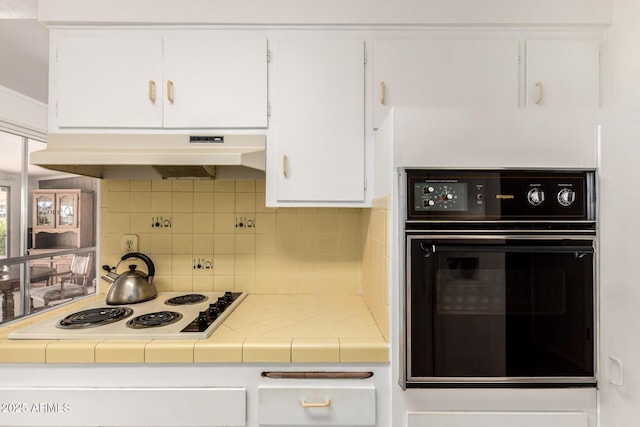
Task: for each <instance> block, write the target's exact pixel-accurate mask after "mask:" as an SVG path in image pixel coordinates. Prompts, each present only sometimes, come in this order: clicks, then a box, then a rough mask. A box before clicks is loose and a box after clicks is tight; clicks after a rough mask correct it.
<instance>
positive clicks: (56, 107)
mask: <svg viewBox="0 0 640 427" xmlns="http://www.w3.org/2000/svg"><path fill="white" fill-rule="evenodd" d="M56 117H58V102H56Z"/></svg>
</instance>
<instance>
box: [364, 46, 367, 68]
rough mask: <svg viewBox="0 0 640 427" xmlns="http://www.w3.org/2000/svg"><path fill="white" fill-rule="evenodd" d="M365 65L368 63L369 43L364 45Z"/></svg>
mask: <svg viewBox="0 0 640 427" xmlns="http://www.w3.org/2000/svg"><path fill="white" fill-rule="evenodd" d="M364 65H367V45H366V44H365V45H364Z"/></svg>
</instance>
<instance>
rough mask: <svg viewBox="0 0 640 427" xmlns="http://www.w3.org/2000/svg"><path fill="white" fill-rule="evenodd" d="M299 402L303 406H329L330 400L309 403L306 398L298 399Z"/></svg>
mask: <svg viewBox="0 0 640 427" xmlns="http://www.w3.org/2000/svg"><path fill="white" fill-rule="evenodd" d="M300 404H301V405H302V407H303V408H328V407H329V406H331V400H329V399H327V400H325V401H324V402H319V403H309V402H307V401H306V400H304V399H302V400H301V401H300Z"/></svg>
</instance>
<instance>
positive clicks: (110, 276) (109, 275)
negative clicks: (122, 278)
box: [100, 272, 118, 284]
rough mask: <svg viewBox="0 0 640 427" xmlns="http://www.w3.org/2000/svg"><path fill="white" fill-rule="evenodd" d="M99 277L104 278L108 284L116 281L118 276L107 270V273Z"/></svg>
mask: <svg viewBox="0 0 640 427" xmlns="http://www.w3.org/2000/svg"><path fill="white" fill-rule="evenodd" d="M100 278H101V279H102V280H104V281H105V282H107V283H109V284H112V283H113V282H115V281H116V279H117V278H118V275H117V274H115V273H111V272H109V273H107V274H105V275H104V276H101V277H100Z"/></svg>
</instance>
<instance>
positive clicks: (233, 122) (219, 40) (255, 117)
mask: <svg viewBox="0 0 640 427" xmlns="http://www.w3.org/2000/svg"><path fill="white" fill-rule="evenodd" d="M164 78H165V82H166V83H165V91H167V93H166V96H165V97H164V127H167V128H223V127H226V128H248V127H267V39H266V38H264V37H252V38H251V37H249V38H243V37H237V38H236V37H234V38H230V37H211V36H206V35H205V36H191V37H177V36H176V37H165V38H164ZM169 86H170V87H171V88H170V89H169Z"/></svg>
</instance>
